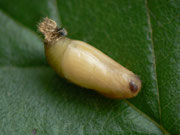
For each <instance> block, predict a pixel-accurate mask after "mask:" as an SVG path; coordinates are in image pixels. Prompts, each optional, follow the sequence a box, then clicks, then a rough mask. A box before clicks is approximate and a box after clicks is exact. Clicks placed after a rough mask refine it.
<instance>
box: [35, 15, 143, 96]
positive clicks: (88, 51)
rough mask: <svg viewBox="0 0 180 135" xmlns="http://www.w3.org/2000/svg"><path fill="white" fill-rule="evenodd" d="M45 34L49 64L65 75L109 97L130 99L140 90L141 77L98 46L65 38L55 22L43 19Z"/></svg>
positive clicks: (39, 26)
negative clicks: (97, 47)
mask: <svg viewBox="0 0 180 135" xmlns="http://www.w3.org/2000/svg"><path fill="white" fill-rule="evenodd" d="M38 28H39V31H40V32H42V33H43V34H44V36H45V39H44V48H45V55H46V58H47V61H48V63H49V64H50V65H51V66H52V68H53V69H54V70H55V71H56V72H57V73H58V74H59V75H60V76H62V77H64V78H66V79H67V80H69V81H71V82H73V83H75V84H77V85H79V86H81V87H85V88H88V89H92V90H95V91H97V92H98V93H101V94H103V95H104V96H106V97H110V98H119V99H123V98H131V97H134V96H136V95H137V94H138V93H139V91H140V89H141V81H140V79H139V78H138V77H137V76H136V75H135V74H134V73H133V72H131V71H129V70H128V69H126V68H125V67H123V66H121V65H120V64H119V63H117V62H116V61H114V60H113V59H111V58H110V57H108V56H107V55H106V54H104V53H102V52H101V51H99V50H98V49H96V48H95V47H93V46H91V45H89V44H87V43H85V42H83V41H78V40H72V39H69V38H67V37H66V35H67V32H66V30H65V29H63V28H58V27H57V24H56V22H55V21H53V20H51V19H49V18H47V17H46V18H44V19H43V21H42V22H40V23H39V25H38Z"/></svg>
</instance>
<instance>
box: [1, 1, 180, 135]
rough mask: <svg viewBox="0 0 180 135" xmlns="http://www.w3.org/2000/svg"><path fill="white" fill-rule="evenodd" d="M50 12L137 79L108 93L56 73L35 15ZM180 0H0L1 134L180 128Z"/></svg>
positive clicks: (155, 132) (139, 133)
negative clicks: (138, 83) (121, 93)
mask: <svg viewBox="0 0 180 135" xmlns="http://www.w3.org/2000/svg"><path fill="white" fill-rule="evenodd" d="M46 16H48V17H50V18H52V19H54V20H55V21H57V22H58V25H59V26H61V27H65V28H66V29H67V30H68V32H69V37H70V38H72V39H78V40H82V41H85V42H87V43H90V44H92V45H93V46H95V47H96V48H98V49H100V50H101V51H103V52H104V53H106V54H107V55H109V56H110V57H111V58H113V59H114V60H116V61H118V62H119V63H121V64H122V65H123V66H125V67H127V68H128V69H130V70H132V71H133V72H134V73H136V74H138V75H139V76H140V78H141V80H142V85H143V87H142V90H141V92H140V94H139V95H138V96H137V97H135V98H133V99H128V100H111V99H107V98H104V97H103V96H101V95H99V94H97V93H96V92H93V91H90V90H86V89H84V88H80V87H78V86H76V85H74V84H71V83H69V82H68V81H66V80H64V79H62V78H60V77H58V76H57V75H56V73H55V72H54V71H53V70H52V69H51V68H50V67H49V65H48V64H47V62H46V59H45V56H44V48H43V42H42V39H43V38H42V35H40V33H38V31H37V23H38V22H39V21H40V20H41V19H42V17H46ZM179 127H180V1H179V0H136V1H135V0H31V1H29V0H0V134H1V135H34V134H36V135H162V134H172V135H178V134H180V128H179Z"/></svg>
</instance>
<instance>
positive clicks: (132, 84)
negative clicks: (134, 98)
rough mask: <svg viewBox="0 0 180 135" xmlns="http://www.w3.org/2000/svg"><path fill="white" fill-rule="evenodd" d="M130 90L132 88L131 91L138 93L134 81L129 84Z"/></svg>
mask: <svg viewBox="0 0 180 135" xmlns="http://www.w3.org/2000/svg"><path fill="white" fill-rule="evenodd" d="M129 88H130V90H131V91H132V92H134V93H135V92H136V91H137V90H138V86H137V85H136V84H135V82H133V81H131V82H130V83H129Z"/></svg>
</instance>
